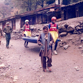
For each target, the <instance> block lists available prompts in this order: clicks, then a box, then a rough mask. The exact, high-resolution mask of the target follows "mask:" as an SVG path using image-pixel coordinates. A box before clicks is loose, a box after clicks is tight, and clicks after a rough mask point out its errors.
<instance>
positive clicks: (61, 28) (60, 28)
mask: <svg viewBox="0 0 83 83" xmlns="http://www.w3.org/2000/svg"><path fill="white" fill-rule="evenodd" d="M66 31H67V29H66V28H65V27H64V26H59V33H61V32H66Z"/></svg>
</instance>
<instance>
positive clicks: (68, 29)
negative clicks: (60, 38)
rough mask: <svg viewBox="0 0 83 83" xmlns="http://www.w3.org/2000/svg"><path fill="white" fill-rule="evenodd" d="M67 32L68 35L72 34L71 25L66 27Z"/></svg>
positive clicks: (72, 28)
mask: <svg viewBox="0 0 83 83" xmlns="http://www.w3.org/2000/svg"><path fill="white" fill-rule="evenodd" d="M67 32H68V33H73V32H74V27H72V25H71V26H68V27H67Z"/></svg>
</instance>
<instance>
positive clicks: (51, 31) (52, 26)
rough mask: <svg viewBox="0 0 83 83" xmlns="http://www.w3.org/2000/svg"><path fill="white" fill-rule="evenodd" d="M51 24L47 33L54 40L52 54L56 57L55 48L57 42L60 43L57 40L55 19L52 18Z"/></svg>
mask: <svg viewBox="0 0 83 83" xmlns="http://www.w3.org/2000/svg"><path fill="white" fill-rule="evenodd" d="M51 21H52V22H51V23H50V24H49V31H50V33H51V35H52V37H53V39H54V43H55V46H54V54H56V55H57V51H56V48H57V45H58V41H60V40H59V39H58V25H57V24H56V17H54V16H53V17H52V18H51Z"/></svg>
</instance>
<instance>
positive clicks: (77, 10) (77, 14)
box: [76, 7, 79, 17]
mask: <svg viewBox="0 0 83 83" xmlns="http://www.w3.org/2000/svg"><path fill="white" fill-rule="evenodd" d="M76 17H79V7H76Z"/></svg>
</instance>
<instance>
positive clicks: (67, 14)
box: [66, 8, 68, 19]
mask: <svg viewBox="0 0 83 83" xmlns="http://www.w3.org/2000/svg"><path fill="white" fill-rule="evenodd" d="M66 19H68V8H67V9H66Z"/></svg>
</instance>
